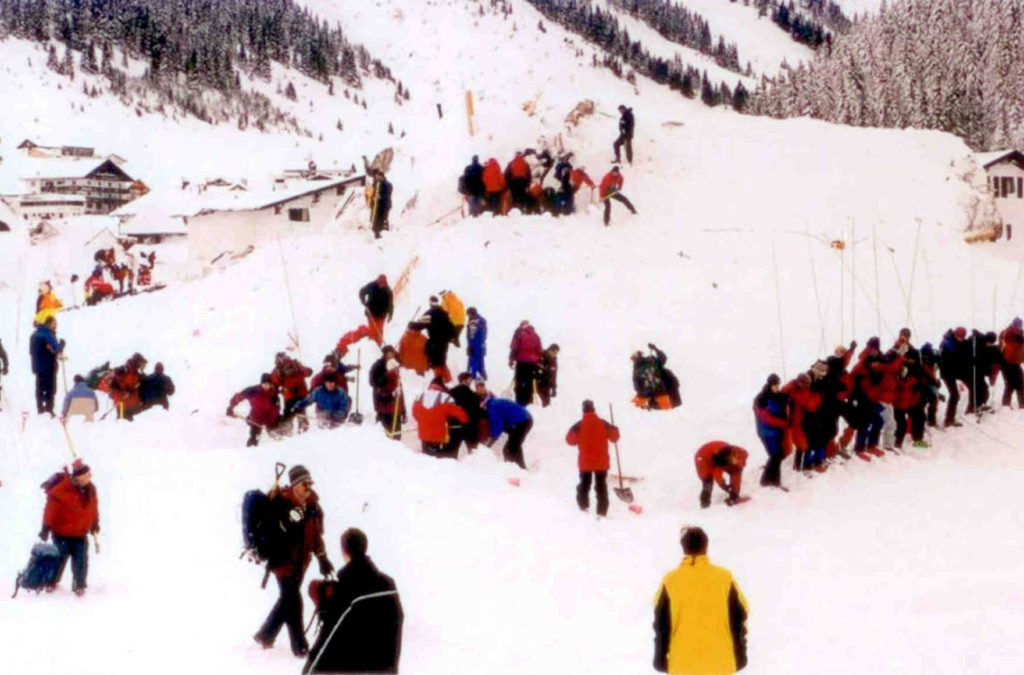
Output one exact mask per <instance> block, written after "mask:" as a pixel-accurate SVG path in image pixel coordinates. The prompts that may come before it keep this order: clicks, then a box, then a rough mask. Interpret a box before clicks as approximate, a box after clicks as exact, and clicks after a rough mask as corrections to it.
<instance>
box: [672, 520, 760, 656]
mask: <svg viewBox="0 0 1024 675" xmlns="http://www.w3.org/2000/svg"><path fill="white" fill-rule="evenodd" d="M679 543H680V545H681V546H682V548H683V555H684V557H683V561H682V563H680V565H679V567H677V568H676V569H674V570H672V571H671V572H669V573H668V574H666V575H665V577H664V578H663V579H662V581H661V586H660V587H659V588H658V594H657V596H656V599H655V607H654V669H655V670H656V671H658V672H659V673H670V674H671V675H698V674H700V675H705V674H707V673H720V674H722V675H728V674H730V673H735V672H737V671H739V670H743V668H745V667H746V665H747V615H748V612H749V610H748V607H747V600H746V598H744V597H743V593H742V592H741V591H740V588H739V586H738V585H737V584H736V581H735V580H734V579H733V577H732V574H731V573H730V572H729V571H728V570H726V569H725V568H723V567H718V566H716V565H712V564H711V562H710V561H709V560H708V555H707V554H708V535H707V534H706V533H705V532H704V530H703V529H701V528H699V527H684V528H683V531H682V532H681V533H680V541H679Z"/></svg>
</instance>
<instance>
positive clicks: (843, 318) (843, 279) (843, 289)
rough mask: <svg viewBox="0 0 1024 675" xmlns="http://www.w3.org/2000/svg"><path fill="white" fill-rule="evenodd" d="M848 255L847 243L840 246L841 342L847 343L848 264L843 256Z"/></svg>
mask: <svg viewBox="0 0 1024 675" xmlns="http://www.w3.org/2000/svg"><path fill="white" fill-rule="evenodd" d="M842 240H843V236H842V230H840V231H839V241H840V242H842ZM845 255H846V245H845V244H844V245H843V246H841V247H840V248H839V343H840V344H846V308H845V307H844V305H845V303H846V265H844V264H843V256H845Z"/></svg>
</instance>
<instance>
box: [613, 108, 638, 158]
mask: <svg viewBox="0 0 1024 675" xmlns="http://www.w3.org/2000/svg"><path fill="white" fill-rule="evenodd" d="M634 126H636V121H635V120H634V119H633V109H632V108H627V107H626V106H624V105H620V106H619V136H618V138H616V139H615V142H614V143H612V149H613V150H615V163H616V164H619V163H620V162H621V161H622V158H621V156H620V155H619V148H621V147H622V146H623V145H625V146H626V161H627V162H629V163H630V164H632V163H633V127H634Z"/></svg>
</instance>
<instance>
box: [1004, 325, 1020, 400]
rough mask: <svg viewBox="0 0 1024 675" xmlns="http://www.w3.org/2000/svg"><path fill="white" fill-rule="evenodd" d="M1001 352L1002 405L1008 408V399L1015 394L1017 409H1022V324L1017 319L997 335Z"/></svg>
mask: <svg viewBox="0 0 1024 675" xmlns="http://www.w3.org/2000/svg"><path fill="white" fill-rule="evenodd" d="M999 351H1000V352H1002V355H1003V358H1002V363H1001V365H1002V369H1003V405H1004V406H1006V407H1007V408H1009V407H1010V399H1011V398H1012V397H1013V395H1014V394H1015V393H1016V394H1017V408H1018V409H1019V408H1024V371H1022V370H1021V364H1022V363H1024V322H1022V321H1021V319H1020V318H1019V317H1018V318H1016V319H1014V320H1013V323H1011V324H1010V325H1009V326H1007V327H1006V329H1005V330H1003V332H1002V333H1000V334H999Z"/></svg>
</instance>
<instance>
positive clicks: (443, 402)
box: [412, 377, 469, 459]
mask: <svg viewBox="0 0 1024 675" xmlns="http://www.w3.org/2000/svg"><path fill="white" fill-rule="evenodd" d="M412 416H413V419H415V420H416V423H417V424H418V425H419V428H418V429H417V432H418V434H419V437H420V443H421V444H422V447H423V454H425V455H430V456H431V457H452V458H453V459H454V458H455V455H454V454H452V452H451V451H450V450H447V449H446V446H447V445H448V442H449V441H450V440H451V437H450V435H449V433H448V420H450V419H452V418H454V419H457V420H458V421H459V422H461V423H463V424H466V423H467V422H469V416H468V415H467V414H466V411H465V410H463V409H462V408H460V407H459V406H458V405H457V404H456V403H455V400H454V399H453V398H452V397H451V394H449V393H448V391H447V390H446V389H445V388H444V380H443V379H441V378H440V377H434V379H433V380H432V381H431V382H430V386H429V387H427V390H426V391H425V392H423V393H422V394H420V395H419V396H418V397H416V401H415V402H414V403H413V404H412ZM455 452H458V448H455Z"/></svg>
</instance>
